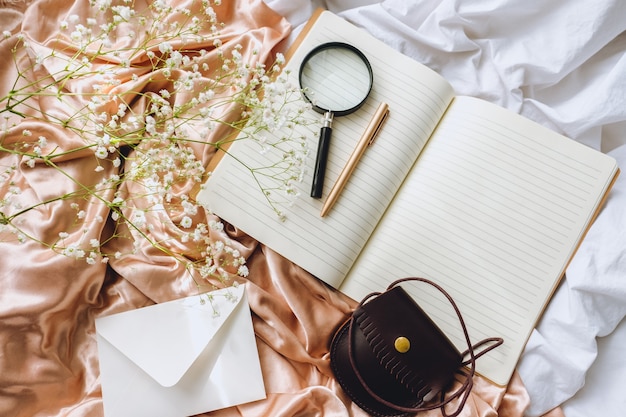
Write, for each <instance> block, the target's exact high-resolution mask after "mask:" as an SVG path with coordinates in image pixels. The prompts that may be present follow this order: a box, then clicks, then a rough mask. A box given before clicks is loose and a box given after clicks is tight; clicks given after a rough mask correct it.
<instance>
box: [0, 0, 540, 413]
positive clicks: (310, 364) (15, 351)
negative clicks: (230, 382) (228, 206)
mask: <svg viewBox="0 0 626 417" xmlns="http://www.w3.org/2000/svg"><path fill="white" fill-rule="evenodd" d="M172 3H174V4H177V5H185V4H187V3H188V2H184V1H175V2H172ZM216 10H218V13H219V16H218V17H219V19H220V20H221V21H224V22H225V23H226V26H225V27H224V28H223V30H222V31H221V40H222V42H223V44H224V45H225V46H226V47H229V46H233V45H237V44H241V45H242V46H243V48H242V51H244V53H245V54H250V53H251V51H252V50H253V49H257V50H259V51H260V55H259V57H258V58H257V59H259V60H261V61H268V60H270V59H271V51H272V50H273V49H274V48H275V47H276V46H277V45H278V44H279V43H280V42H281V41H282V40H283V39H285V38H286V36H287V35H288V34H289V26H288V24H287V23H286V21H285V20H284V19H283V18H281V16H279V15H277V14H276V13H274V12H273V11H272V10H271V9H269V8H268V7H267V6H266V5H265V4H264V3H263V2H262V1H260V0H238V1H224V2H223V4H222V6H220V7H219V8H216ZM16 13H17V15H19V13H21V10H18V11H15V10H12V11H11V12H7V13H4V12H0V16H1V18H2V19H5V18H6V19H7V20H6V21H11V22H13V23H12V24H13V26H11V27H12V29H10V30H11V31H13V32H14V33H15V32H17V31H19V30H21V31H22V32H23V33H24V35H25V36H26V38H27V39H29V41H30V42H31V43H32V45H33V47H34V48H40V50H45V48H51V47H55V46H59V45H70V43H69V41H68V40H67V39H65V40H64V39H63V35H62V34H60V33H59V29H58V28H59V22H60V20H62V19H64V18H65V17H66V16H68V15H69V14H77V15H84V14H85V13H86V8H85V3H84V2H80V1H76V2H73V3H72V2H65V1H63V0H40V1H38V2H35V3H33V4H32V5H31V6H30V7H29V8H28V9H26V10H25V12H24V13H25V14H24V18H23V20H22V22H21V27H20V25H19V22H18V21H16V20H15V19H16V18H15V16H16ZM178 18H180V16H176V15H175V14H173V15H172V16H170V19H171V20H176V19H178ZM4 21H5V20H3V22H4ZM7 27H8V26H7ZM126 29H129V28H126ZM57 35H61V39H60V40H58V39H57ZM13 39H14V38H11V39H9V40H3V41H0V51H1V52H2V54H3V55H2V56H8V55H6V54H7V53H10V49H11V47H12V45H13V44H14V43H13V44H12V42H14V40H13ZM140 41H141V40H140V39H137V42H140ZM123 42H130V41H128V40H125V41H123ZM128 45H129V44H128V43H120V44H119V45H117V46H118V47H124V46H128ZM68 47H69V46H68ZM187 47H190V48H195V49H201V48H206V49H207V50H208V51H209V54H208V56H207V57H206V60H207V62H209V63H211V64H212V63H214V62H218V59H217V56H216V54H215V53H214V52H213V51H212V45H203V44H194V45H191V46H189V45H188V46H187ZM69 48H70V49H68V52H71V47H69ZM17 58H18V61H23V62H27V61H28V60H29V59H30V57H28V56H18V57H17ZM247 58H250V56H247ZM133 59H134V62H133V65H134V66H133V68H132V69H129V70H128V72H126V73H124V74H120V75H119V76H120V77H121V78H120V80H119V81H120V82H121V85H120V86H118V87H116V88H119V89H123V90H122V91H126V92H127V94H136V95H140V94H150V93H155V91H154V88H155V86H154V85H153V84H149V83H147V81H146V80H147V77H154V78H158V76H159V74H153V73H151V72H150V67H149V66H148V65H144V64H145V62H143V61H142V60H144V59H145V57H144V56H136V57H133ZM111 63H113V64H115V62H108V61H106V62H105V61H102V62H96V63H95V65H97V66H98V65H100V66H104V65H109V64H111ZM47 65H48V66H44V67H43V68H38V69H37V71H49V72H51V73H53V72H54V71H55V68H54V65H56V64H55V62H49V63H48V64H47ZM0 70H1V71H2V73H1V74H2V78H1V80H0V93H1V94H2V95H4V94H5V93H6V92H8V91H10V89H11V88H12V80H14V79H15V77H16V75H17V74H16V73H15V70H14V68H13V66H12V63H11V62H8V61H7V60H3V62H2V63H0ZM133 75H135V76H136V77H133ZM133 78H135V79H134V80H133ZM90 82H91V81H89V80H86V79H84V80H75V81H72V82H70V83H68V84H67V86H66V88H67V89H68V91H72V92H76V93H81V92H85V91H89V88H90V85H89V83H90ZM148 85H152V86H151V87H148ZM150 88H151V89H152V91H150V90H149V89H150ZM184 99H185V97H184V96H180V97H175V98H174V100H184ZM68 100H69V101H68V102H66V103H61V104H59V103H58V102H57V101H55V100H53V99H50V98H42V99H41V100H39V101H38V106H39V107H38V108H34V109H27V113H28V112H33V113H32V114H36V115H40V114H43V115H48V117H58V118H63V117H68V116H71V113H68V111H69V110H68V107H67V106H65V105H69V104H71V105H72V106H79V105H81V104H82V105H84V104H85V103H86V100H87V99H86V98H85V97H82V96H81V95H80V94H78V95H76V96H75V97H72V98H71V99H68ZM133 103H134V105H135V106H138V108H137V111H139V112H141V106H145V105H147V104H146V103H145V102H144V101H142V100H141V99H138V100H135V101H133ZM24 128H28V130H30V131H31V133H32V136H31V138H32V140H33V141H35V140H36V138H37V137H38V136H39V135H45V136H46V137H47V138H48V146H49V147H58V149H71V148H73V147H76V146H79V144H80V143H81V142H80V138H79V137H78V136H77V135H76V134H75V133H71V132H68V131H67V130H63V129H60V128H59V127H58V126H57V125H54V124H49V123H46V122H45V120H44V119H38V120H32V121H28V122H26V123H24V124H22V125H20V129H19V130H17V129H13V130H11V129H9V131H8V133H7V134H6V136H5V137H4V138H3V143H4V144H5V145H9V144H10V143H11V141H13V142H14V143H18V142H24V141H26V140H29V138H28V137H24V135H23V134H22V129H24ZM214 151H215V150H214V148H213V147H207V146H199V145H194V146H193V152H194V154H195V156H196V158H198V159H199V160H200V161H202V163H203V164H204V165H207V164H209V162H210V161H211V159H212V157H213V155H214ZM55 162H56V163H62V164H63V166H64V169H65V170H66V171H67V172H68V173H70V174H71V176H72V177H73V178H74V180H75V181H72V180H69V179H68V178H67V177H63V176H62V175H60V174H58V173H56V171H55V170H53V169H51V168H50V167H47V166H45V165H42V164H39V165H35V166H34V167H32V168H31V167H29V166H27V161H25V160H20V159H19V158H18V157H16V156H14V155H11V154H0V165H2V166H4V167H6V166H12V165H14V166H16V167H17V169H16V170H15V171H14V172H13V174H11V175H12V177H11V181H14V183H15V184H16V185H17V186H19V187H20V188H22V189H24V190H26V191H25V193H24V194H23V195H21V196H20V198H21V199H22V203H23V204H24V205H29V204H30V205H32V204H37V203H38V202H40V201H43V200H44V199H49V198H54V196H55V195H61V194H63V193H67V192H69V191H72V190H74V191H76V192H77V193H78V192H79V191H80V190H79V187H78V185H77V184H79V183H82V184H87V185H94V184H95V181H97V179H96V178H94V175H93V172H94V169H95V163H96V162H95V160H94V158H93V154H90V153H89V152H85V153H74V154H72V155H71V157H69V156H68V157H65V158H59V159H58V160H56V161H55ZM103 167H104V170H105V172H104V174H103V175H105V174H107V175H112V174H115V172H116V170H117V169H118V168H116V167H115V166H113V165H111V164H107V165H103ZM0 187H1V188H0V190H1V191H2V193H7V192H8V188H7V186H6V183H5V184H2V185H0ZM121 187H122V188H121V192H122V195H123V196H124V197H125V198H126V200H127V202H128V205H129V210H133V209H141V208H142V207H144V205H145V204H147V203H146V201H145V200H144V199H142V198H141V197H138V196H141V195H143V191H144V190H143V189H142V188H141V185H139V184H123V185H122V186H121ZM192 192H193V190H192V184H183V185H181V186H179V188H177V189H176V193H178V194H177V196H181V195H183V194H185V195H186V194H191V193H192ZM112 193H113V190H104V191H103V192H102V194H101V195H100V197H102V198H107V199H110V198H112ZM70 202H74V203H75V204H76V206H75V207H71V206H70ZM81 210H82V211H84V215H83V216H82V217H80V219H81V222H82V223H81V224H79V225H78V226H77V225H76V222H77V215H76V214H77V211H81ZM179 214H180V213H178V214H177V213H175V212H172V213H169V214H168V216H170V217H169V218H162V217H159V216H155V217H154V218H151V219H149V221H150V222H151V223H152V225H153V229H152V233H153V235H154V236H155V238H157V239H159V240H163V241H165V242H166V244H167V245H170V249H171V250H173V251H179V252H184V253H186V254H187V255H188V256H195V257H199V256H200V255H201V254H199V253H196V251H195V249H194V248H193V247H185V245H184V244H182V243H180V242H174V241H169V240H168V238H170V237H172V236H178V235H179V233H180V230H179V229H178V228H177V227H176V224H178V223H177V222H178V220H179V219H178V218H177V216H178V215H179ZM109 216H110V212H109V211H108V209H107V208H106V207H105V206H103V205H99V204H96V201H94V199H93V198H92V199H87V200H86V199H84V198H82V197H81V198H76V199H75V200H72V201H61V200H60V201H58V202H54V203H51V204H48V205H46V206H45V207H41V208H40V209H38V210H33V211H31V212H29V213H28V214H27V215H25V216H24V221H23V223H22V227H23V228H24V230H25V231H26V232H28V233H29V234H31V235H32V236H34V237H36V238H38V239H41V240H43V241H46V242H54V241H55V239H58V236H59V233H60V232H63V231H65V230H72V233H70V234H69V236H67V239H69V240H71V239H97V240H99V241H105V240H106V239H107V238H109V237H110V236H111V233H112V232H111V223H110V221H108V220H107V219H108V218H109ZM198 217H199V218H202V219H204V220H205V221H208V220H211V219H216V218H214V217H212V216H211V215H210V214H207V213H200V214H198ZM124 233H126V234H127V236H130V238H128V239H112V240H110V241H109V242H108V243H106V245H105V249H106V250H108V251H109V252H110V253H115V252H120V253H125V254H127V255H124V256H121V257H119V259H118V258H115V257H112V258H111V259H110V260H109V262H108V263H96V264H95V265H87V264H86V263H85V262H84V260H77V259H73V258H69V257H65V256H61V255H58V254H55V253H53V252H52V251H51V250H50V249H46V248H44V247H42V246H40V245H38V244H37V243H35V242H32V241H26V243H19V242H18V237H17V236H12V235H8V236H7V235H6V234H3V235H2V239H0V258H1V262H0V415H3V416H4V415H6V416H15V417H33V416H41V417H43V416H50V417H53V416H54V417H61V416H93V417H100V416H102V413H103V411H102V398H101V391H100V384H99V379H98V376H99V368H98V366H99V364H98V357H97V346H96V342H95V336H94V330H95V328H94V319H95V318H96V317H98V316H102V315H106V314H111V313H115V312H120V311H124V310H129V309H134V308H139V307H143V306H147V305H150V304H152V303H155V302H163V301H167V300H170V299H174V298H178V297H182V296H185V295H190V294H193V293H195V292H196V291H197V290H198V288H197V287H196V285H195V283H194V282H193V280H192V279H191V278H190V277H189V275H188V272H187V270H186V268H185V266H184V264H182V263H181V262H178V261H176V260H174V259H172V258H171V257H168V256H166V255H164V254H163V253H162V252H161V251H158V250H156V249H155V248H154V247H153V246H151V245H149V244H147V243H141V242H140V241H139V240H137V241H138V242H140V243H138V244H136V243H135V241H134V240H133V239H134V238H133V235H132V233H130V232H129V231H124ZM215 233H216V236H215V238H216V239H217V238H220V237H226V236H228V237H229V238H230V239H232V241H233V245H234V246H235V247H236V249H237V250H239V251H240V253H241V254H242V255H243V256H244V257H246V258H247V260H248V267H249V269H250V274H249V276H248V278H245V279H244V278H236V279H237V280H240V281H242V282H243V281H244V280H245V281H247V282H248V283H249V284H250V285H249V287H248V288H249V289H248V297H249V302H250V307H251V309H252V312H253V323H254V328H255V332H256V335H257V343H258V349H259V354H260V357H261V366H262V370H263V375H264V381H265V384H266V389H267V393H268V398H267V400H264V401H259V402H255V403H251V404H244V405H241V406H239V407H233V408H230V409H226V410H219V411H215V412H213V413H210V414H207V415H211V416H260V415H271V416H285V417H292V416H365V415H366V414H365V413H364V412H363V411H362V410H360V409H359V408H358V407H357V406H356V405H354V404H352V403H351V402H350V400H349V399H348V398H347V397H346V396H345V394H344V393H343V392H342V391H341V388H340V387H339V385H338V384H337V382H336V380H335V379H334V377H333V375H332V372H331V370H330V366H329V355H328V345H329V342H330V339H331V337H332V335H333V333H334V331H335V329H336V328H337V327H338V326H339V325H340V324H341V323H342V322H343V321H344V320H346V319H347V317H348V315H349V314H350V312H351V311H352V309H353V308H354V307H355V305H356V302H355V301H354V300H350V299H349V298H347V297H346V296H344V295H342V294H341V293H338V292H337V291H335V290H333V289H331V288H329V287H327V286H326V285H325V284H323V283H322V282H321V281H318V280H317V279H315V278H314V277H312V276H311V275H310V274H308V273H306V272H304V271H303V270H302V269H300V268H299V267H298V266H296V265H294V264H292V263H290V262H288V261H287V260H285V259H284V258H282V257H280V256H279V255H277V254H276V253H275V252H273V251H272V250H271V249H269V248H267V247H265V246H264V245H261V244H259V243H258V242H256V241H254V240H253V239H251V238H250V237H248V236H247V235H245V233H242V232H241V231H239V230H238V229H236V228H235V227H232V226H229V225H227V227H226V228H225V230H224V231H223V232H215ZM135 237H136V236H135ZM167 242H169V243H167ZM218 284H219V283H216V285H218ZM527 402H528V398H527V396H526V395H525V391H524V387H523V384H522V383H521V381H520V380H519V379H518V378H517V377H516V378H514V379H513V381H512V382H511V384H510V385H509V387H508V389H505V388H501V387H496V386H494V385H492V384H490V383H489V382H488V381H485V380H483V379H481V378H479V377H477V378H476V384H475V388H474V392H473V394H472V396H471V398H470V400H469V401H468V402H467V406H466V408H465V410H464V411H463V414H462V415H463V416H474V417H488V416H495V415H501V416H511V417H514V416H521V415H522V414H523V410H524V408H525V407H526V406H527ZM424 415H427V416H435V415H439V413H438V412H437V411H433V412H431V413H427V414H424Z"/></svg>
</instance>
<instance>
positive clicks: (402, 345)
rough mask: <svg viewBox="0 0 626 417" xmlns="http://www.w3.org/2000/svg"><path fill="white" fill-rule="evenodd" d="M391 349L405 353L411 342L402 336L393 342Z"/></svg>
mask: <svg viewBox="0 0 626 417" xmlns="http://www.w3.org/2000/svg"><path fill="white" fill-rule="evenodd" d="M393 347H395V348H396V350H397V351H398V352H400V353H407V352H408V351H409V349H411V342H410V341H409V339H407V338H406V337H404V336H400V337H398V338H397V339H396V341H395V342H393Z"/></svg>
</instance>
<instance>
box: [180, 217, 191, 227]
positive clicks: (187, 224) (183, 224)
mask: <svg viewBox="0 0 626 417" xmlns="http://www.w3.org/2000/svg"><path fill="white" fill-rule="evenodd" d="M191 226H193V221H192V220H191V217H189V216H185V217H183V218H182V219H181V221H180V227H182V228H183V229H189V228H190V227H191Z"/></svg>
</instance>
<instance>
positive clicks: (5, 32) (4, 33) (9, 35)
mask: <svg viewBox="0 0 626 417" xmlns="http://www.w3.org/2000/svg"><path fill="white" fill-rule="evenodd" d="M11 35H12V34H11V32H10V31H8V30H3V31H2V37H3V38H4V39H9V38H10V37H11Z"/></svg>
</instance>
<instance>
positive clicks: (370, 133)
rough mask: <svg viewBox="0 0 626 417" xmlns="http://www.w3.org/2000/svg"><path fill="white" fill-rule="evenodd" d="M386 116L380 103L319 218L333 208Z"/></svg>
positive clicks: (331, 191)
mask: <svg viewBox="0 0 626 417" xmlns="http://www.w3.org/2000/svg"><path fill="white" fill-rule="evenodd" d="M387 116H389V105H388V104H387V103H384V102H383V103H380V105H379V106H378V109H376V112H375V113H374V117H372V120H371V121H370V122H369V124H368V125H367V128H365V132H363V136H361V139H359V142H358V143H357V145H356V148H354V151H352V154H351V155H350V158H349V159H348V162H347V163H346V166H345V167H344V168H343V170H342V171H341V174H339V178H337V182H336V183H335V185H333V188H332V189H331V190H330V194H328V198H327V199H326V201H325V202H324V206H323V207H322V212H321V213H320V216H322V217H324V216H325V215H326V214H328V212H329V211H330V209H331V208H332V207H333V205H334V204H335V202H336V201H337V198H339V194H340V193H341V191H342V190H343V188H344V187H345V186H346V183H347V182H348V178H350V175H352V172H353V171H354V168H356V164H357V163H358V162H359V160H360V159H361V156H363V153H364V152H365V149H367V147H368V146H370V145H371V144H372V143H373V142H374V139H376V135H377V134H378V132H379V131H380V128H381V127H382V126H383V123H384V122H385V120H387Z"/></svg>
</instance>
